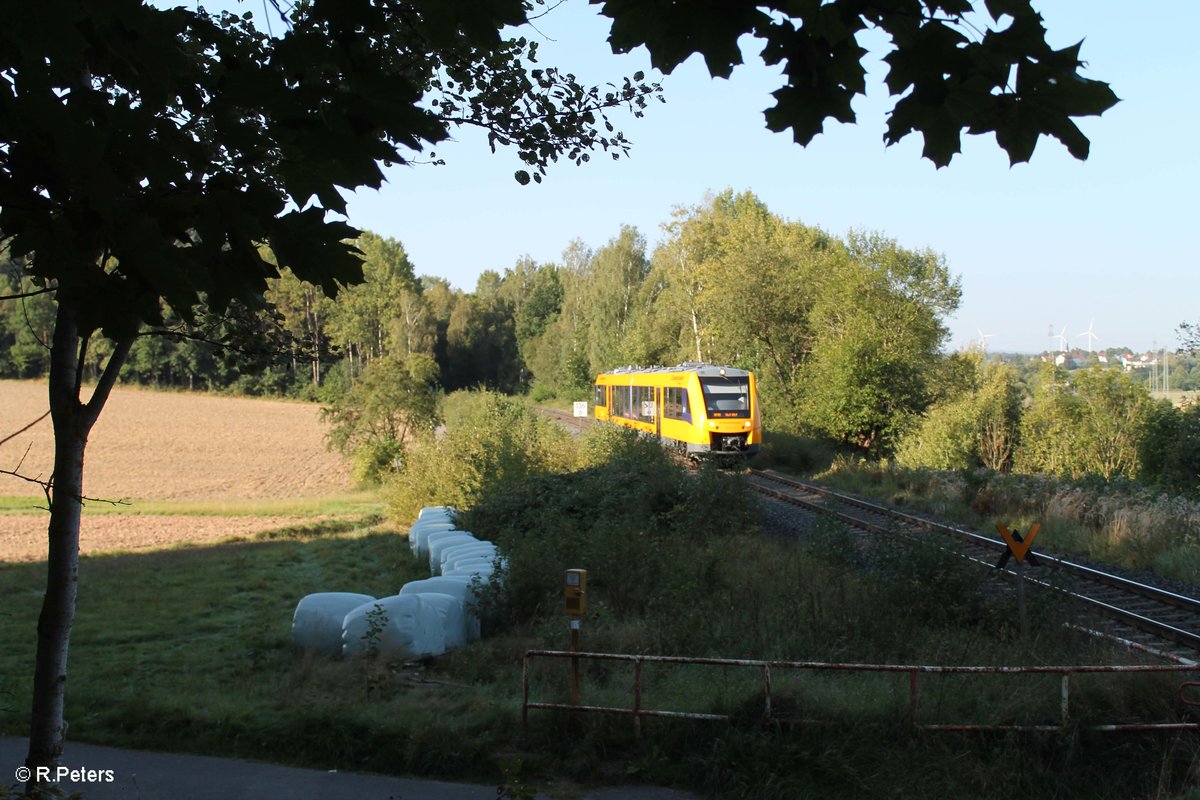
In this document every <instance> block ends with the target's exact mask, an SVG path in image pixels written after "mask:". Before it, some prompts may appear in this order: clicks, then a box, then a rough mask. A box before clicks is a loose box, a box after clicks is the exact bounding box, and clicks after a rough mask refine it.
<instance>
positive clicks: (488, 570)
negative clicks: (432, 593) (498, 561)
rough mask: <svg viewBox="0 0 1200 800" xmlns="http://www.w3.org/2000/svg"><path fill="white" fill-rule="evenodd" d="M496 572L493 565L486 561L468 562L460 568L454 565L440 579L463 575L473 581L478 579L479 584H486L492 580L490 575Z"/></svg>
mask: <svg viewBox="0 0 1200 800" xmlns="http://www.w3.org/2000/svg"><path fill="white" fill-rule="evenodd" d="M495 571H496V568H495V566H494V565H492V564H490V563H488V562H486V561H478V560H475V561H470V562H467V563H465V564H463V565H462V566H458V565H455V566H453V567H451V569H450V571H449V572H443V573H442V577H450V576H454V575H465V576H467V577H468V578H470V579H472V580H474V579H475V578H478V579H479V582H480V584H488V583H490V582H491V580H492V574H493V573H494V572H495Z"/></svg>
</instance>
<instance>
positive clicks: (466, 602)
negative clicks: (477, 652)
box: [400, 575, 479, 641]
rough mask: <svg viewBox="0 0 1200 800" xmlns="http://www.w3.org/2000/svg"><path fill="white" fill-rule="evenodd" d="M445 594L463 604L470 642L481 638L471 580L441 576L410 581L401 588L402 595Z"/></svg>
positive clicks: (462, 577)
mask: <svg viewBox="0 0 1200 800" xmlns="http://www.w3.org/2000/svg"><path fill="white" fill-rule="evenodd" d="M431 593H432V594H445V595H450V596H451V597H453V598H454V599H456V600H458V601H459V602H460V603H462V607H463V615H464V619H465V623H464V630H465V635H466V638H467V640H468V641H474V640H475V639H478V638H479V616H478V615H477V614H476V613H475V608H476V603H477V599H476V597H475V589H474V587H473V586H472V585H471V579H470V578H469V577H468V576H466V575H439V576H437V577H436V578H425V579H424V580H419V581H409V582H408V583H406V584H404V585H403V586H401V587H400V594H421V595H424V594H431Z"/></svg>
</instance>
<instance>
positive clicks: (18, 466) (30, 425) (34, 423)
mask: <svg viewBox="0 0 1200 800" xmlns="http://www.w3.org/2000/svg"><path fill="white" fill-rule="evenodd" d="M48 416H50V412H49V411H48V410H47V411H46V413H45V414H42V415H41V416H40V417H38V418H37V419H35V420H34V421H33V422H31V423H29V424H28V425H26V426H25V427H24V428H21V430H19V431H16V432H15V433H10V434H9V435H8V436H5V437H4V438H3V439H0V445H2V444H4V443H6V442H7V441H8V440H9V439H15V438H17V437H18V436H20V435H21V434H22V433H24V432H25V431H27V430H29V429H30V428H32V427H33V426H34V425H37V424H38V423H39V422H41V421H42V420H44V419H45V418H46V417H48ZM26 453H28V451H26ZM21 460H22V461H24V458H22V459H21ZM20 468H21V466H20V465H19V464H18V465H17V469H20Z"/></svg>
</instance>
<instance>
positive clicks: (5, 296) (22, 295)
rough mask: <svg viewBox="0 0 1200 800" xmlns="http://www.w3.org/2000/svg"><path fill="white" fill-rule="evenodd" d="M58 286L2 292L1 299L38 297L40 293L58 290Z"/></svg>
mask: <svg viewBox="0 0 1200 800" xmlns="http://www.w3.org/2000/svg"><path fill="white" fill-rule="evenodd" d="M57 291H58V287H57V286H47V287H46V288H45V289H37V290H36V291H32V292H21V293H19V294H0V300H22V299H24V298H26V297H37V296H38V295H39V294H47V293H49V292H57Z"/></svg>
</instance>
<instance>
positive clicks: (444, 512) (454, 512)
mask: <svg viewBox="0 0 1200 800" xmlns="http://www.w3.org/2000/svg"><path fill="white" fill-rule="evenodd" d="M456 516H458V509H457V508H455V507H454V506H425V507H424V508H422V509H421V510H420V511H418V512H417V519H448V520H450V521H451V522H453V521H454V518H455V517H456Z"/></svg>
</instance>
